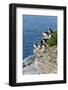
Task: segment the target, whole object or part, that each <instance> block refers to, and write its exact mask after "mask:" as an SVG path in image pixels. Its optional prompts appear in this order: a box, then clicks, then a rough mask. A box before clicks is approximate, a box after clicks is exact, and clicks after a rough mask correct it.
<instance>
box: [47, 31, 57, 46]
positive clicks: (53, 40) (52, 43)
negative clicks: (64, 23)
mask: <svg viewBox="0 0 68 90" xmlns="http://www.w3.org/2000/svg"><path fill="white" fill-rule="evenodd" d="M48 45H49V47H51V46H55V45H57V31H55V32H53V37H51V38H50V39H49V40H48Z"/></svg>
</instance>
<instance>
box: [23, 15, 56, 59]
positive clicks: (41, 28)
mask: <svg viewBox="0 0 68 90" xmlns="http://www.w3.org/2000/svg"><path fill="white" fill-rule="evenodd" d="M22 18H23V47H22V48H23V49H22V50H23V59H25V58H27V57H28V56H30V55H32V54H33V42H36V43H39V42H40V40H41V38H42V33H43V32H46V31H48V27H50V28H51V29H52V30H53V31H54V30H57V16H34V15H24V16H22Z"/></svg>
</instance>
